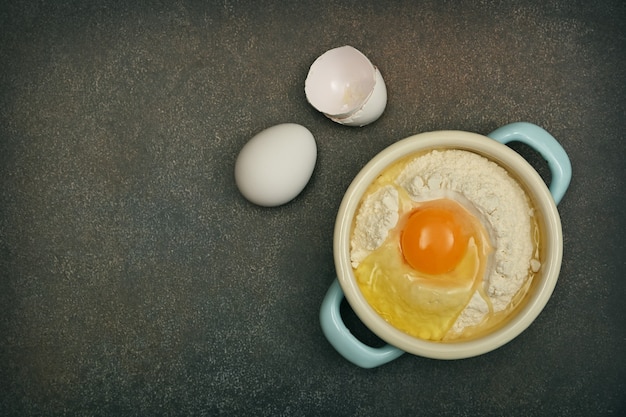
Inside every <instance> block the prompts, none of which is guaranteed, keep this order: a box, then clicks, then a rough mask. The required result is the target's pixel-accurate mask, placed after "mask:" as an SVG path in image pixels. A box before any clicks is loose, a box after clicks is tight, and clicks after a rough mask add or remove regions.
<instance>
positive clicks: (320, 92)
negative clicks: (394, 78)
mask: <svg viewBox="0 0 626 417" xmlns="http://www.w3.org/2000/svg"><path fill="white" fill-rule="evenodd" d="M304 90H305V93H306V97H307V100H308V101H309V103H310V104H311V105H312V106H313V107H315V108H316V109H317V110H318V111H320V112H322V113H324V115H326V117H328V118H329V119H331V120H333V121H335V122H337V123H341V124H343V125H347V126H365V125H367V124H370V123H372V122H374V121H376V120H377V119H378V118H379V117H380V116H381V115H382V114H383V112H384V111H385V107H386V105H387V87H386V86H385V81H384V80H383V77H382V74H381V73H380V71H379V70H378V68H376V66H374V65H373V64H372V63H371V62H370V60H369V59H368V58H367V57H366V56H365V55H363V54H362V53H361V52H360V51H358V50H357V49H356V48H354V47H352V46H349V45H346V46H342V47H339V48H335V49H331V50H329V51H327V52H325V53H324V54H322V55H321V56H320V57H319V58H317V59H316V60H315V62H313V65H311V68H310V69H309V74H308V76H307V78H306V81H305V87H304Z"/></svg>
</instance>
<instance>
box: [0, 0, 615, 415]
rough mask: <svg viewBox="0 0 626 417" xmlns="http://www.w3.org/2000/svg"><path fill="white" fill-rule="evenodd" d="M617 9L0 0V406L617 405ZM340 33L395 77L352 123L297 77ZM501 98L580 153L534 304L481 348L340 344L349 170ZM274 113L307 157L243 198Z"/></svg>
mask: <svg viewBox="0 0 626 417" xmlns="http://www.w3.org/2000/svg"><path fill="white" fill-rule="evenodd" d="M625 19H626V8H625V6H624V3H623V2H622V1H621V0H615V1H596V2H589V1H565V0H564V1H543V0H542V1H522V0H519V1H511V2H500V1H480V2H478V1H476V2H473V1H472V2H470V1H467V2H457V1H454V2H452V1H450V2H445V1H439V0H431V1H424V2H404V3H402V2H395V1H384V2H382V1H336V2H326V3H324V4H322V3H321V2H299V3H296V2H292V1H280V2H279V1H274V2H268V3H267V4H263V3H262V2H252V1H249V2H237V1H232V2H231V1H223V2H214V1H196V2H192V1H171V2H169V1H162V2H147V1H137V2H128V1H119V2H115V1H109V0H101V1H98V2H86V1H65V0H60V1H32V2H24V1H22V2H9V1H3V2H2V5H1V6H0V56H1V59H0V388H1V392H0V415H2V416H27V415H84V416H87V415H93V416H105V415H108V416H123V415H135V416H147V415H218V414H223V415H258V416H264V415H265V416H280V415H282V416H299V415H324V416H328V415H345V416H370V415H371V416H382V415H389V416H392V415H394V416H403V415H437V416H440V415H447V416H465V415H467V416H473V415H481V416H491V415H493V416H499V415H520V416H522V415H523V416H540V415H568V416H569V415H580V416H595V415H615V416H617V415H624V414H625V413H626V399H625V397H626V394H625V392H626V353H625V352H626V350H625V347H624V346H625V345H626V308H625V306H626V303H625V300H626V281H625V278H626V268H625V266H626V264H625V261H624V259H625V258H624V254H625V253H626V250H625V249H626V237H625V229H626V227H625V226H626V222H625V220H626V216H625V214H624V207H625V204H626V201H625V200H624V191H625V181H626V179H625V178H626V172H625V171H626V169H625V167H626V164H625V163H624V158H625V157H626V137H625V136H624V132H625V130H626V92H625V87H624V86H625V85H626V84H625V83H626V52H625V51H626V35H625V31H624V29H623V28H624V20H625ZM344 44H350V45H353V46H355V47H357V48H358V49H360V50H361V51H363V52H364V53H365V54H366V55H367V56H368V57H369V58H370V59H371V60H372V61H373V62H374V63H375V64H376V65H378V67H379V68H380V69H381V72H382V74H383V76H384V78H385V81H386V83H387V87H388V92H389V102H388V107H387V109H386V112H385V113H384V115H383V117H382V118H381V119H380V120H379V121H378V122H376V123H375V124H373V125H371V126H368V127H365V128H361V129H357V128H346V127H342V126H339V125H337V124H334V123H332V122H331V121H329V120H327V119H325V118H324V117H323V116H322V115H321V114H319V113H317V112H316V111H315V110H314V109H313V108H311V107H310V106H309V105H308V104H307V102H306V99H305V97H304V93H303V87H304V79H305V77H306V73H307V70H308V67H309V65H310V64H311V63H312V62H313V60H314V59H315V58H316V57H317V56H319V55H320V54H321V53H323V52H324V51H326V50H327V49H330V48H333V47H336V46H341V45H344ZM519 120H524V121H529V122H533V123H536V124H538V125H540V126H542V127H544V128H546V129H547V130H548V131H550V132H551V133H552V134H553V135H554V136H555V137H556V138H557V139H559V140H560V141H561V143H562V144H563V146H564V147H565V149H566V150H567V152H568V153H569V155H570V157H571V160H572V165H573V167H574V177H573V180H572V184H571V187H570V189H569V191H568V194H567V195H566V196H565V199H564V200H563V202H562V203H561V205H560V207H559V209H560V213H561V216H562V222H563V230H564V240H565V248H564V262H563V268H562V274H561V277H560V280H559V284H558V285H557V288H556V291H555V293H554V296H553V298H552V299H551V300H550V302H549V304H548V305H547V307H546V309H545V310H544V312H543V313H542V314H541V315H540V317H539V318H538V320H537V321H536V322H535V323H534V324H533V325H532V326H531V327H530V328H529V329H528V330H527V331H526V332H524V333H523V334H522V335H521V336H520V337H519V338H517V339H516V340H514V341H513V342H511V343H509V344H508V345H506V346H504V347H502V348H500V349H498V350H496V351H494V352H492V353H490V354H487V355H484V356H481V357H477V358H473V359H468V360H462V361H453V362H445V361H435V360H429V359H423V358H419V357H416V356H411V355H404V356H403V357H401V358H400V359H398V360H396V361H395V362H393V363H390V364H388V365H385V366H383V367H380V368H377V369H375V370H362V369H359V368H357V367H355V366H353V365H351V364H350V363H348V362H347V361H345V360H344V359H342V358H341V357H340V356H339V355H338V354H337V353H336V352H335V351H334V350H333V349H332V348H331V347H330V345H329V344H328V343H327V341H326V340H325V339H324V337H323V335H322V333H321V330H320V328H319V324H318V310H319V305H320V302H321V300H322V298H323V296H324V294H325V291H326V289H327V288H328V286H329V284H330V283H331V282H332V280H333V279H334V266H333V259H332V232H333V223H334V216H335V213H336V211H337V209H338V206H339V202H340V200H341V197H342V194H343V192H344V190H345V189H346V187H347V186H348V184H349V183H350V181H351V179H352V178H353V177H354V175H355V174H356V173H357V172H358V170H359V169H360V168H361V167H362V166H363V165H364V164H365V163H366V162H367V161H368V160H369V159H370V158H371V157H373V156H374V155H375V154H376V153H377V152H378V151H379V150H381V149H383V148H384V147H386V146H387V145H389V144H391V143H393V142H394V141H396V140H398V139H401V138H403V137H406V136H409V135H412V134H415V133H419V132H423V131H428V130H439V129H460V130H469V131H474V132H479V133H483V134H487V133H489V132H490V131H492V130H493V129H495V128H497V127H499V126H501V125H503V124H506V123H509V122H513V121H519ZM283 122H295V123H300V124H302V125H304V126H306V127H308V128H309V129H310V130H311V131H312V132H313V134H314V135H315V137H316V140H317V144H318V151H319V157H318V162H317V166H316V170H315V172H314V174H313V178H312V180H311V182H310V183H309V185H308V187H307V188H306V189H305V191H304V192H303V193H302V194H301V195H300V196H299V197H298V198H296V199H295V200H294V201H292V202H291V203H289V204H287V205H285V206H282V207H278V208H273V209H264V208H259V207H256V206H253V205H251V204H249V203H247V202H246V201H245V200H244V199H243V198H242V197H241V196H240V195H239V193H238V191H237V189H236V187H235V184H234V178H233V167H234V161H235V158H236V155H237V153H238V151H239V150H240V149H241V147H242V146H243V145H244V143H245V142H246V141H247V140H248V139H249V138H251V137H252V136H253V135H254V134H256V133H258V132H259V131H261V130H263V129H265V128H267V127H269V126H272V125H275V124H278V123H283ZM528 157H529V158H530V159H531V160H533V155H528ZM534 161H535V163H537V162H539V165H541V164H540V161H537V160H536V158H535V159H534ZM537 168H538V169H539V170H542V169H544V168H542V167H541V166H538V167H537ZM544 171H545V169H544ZM346 315H347V318H346V320H347V322H348V323H349V324H350V325H351V326H352V327H353V328H354V332H355V333H357V334H358V335H360V336H361V337H362V338H364V339H366V340H368V341H371V342H375V341H376V340H375V338H373V337H372V335H370V334H369V333H368V332H367V331H366V330H364V329H363V328H362V327H360V326H359V324H358V322H357V320H356V319H355V318H354V317H353V316H351V315H350V312H349V311H346Z"/></svg>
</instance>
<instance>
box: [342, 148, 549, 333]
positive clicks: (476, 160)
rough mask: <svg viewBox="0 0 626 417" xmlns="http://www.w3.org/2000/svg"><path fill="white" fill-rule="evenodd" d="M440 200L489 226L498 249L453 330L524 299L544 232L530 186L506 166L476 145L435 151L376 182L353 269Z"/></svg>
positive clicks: (355, 237) (361, 212)
mask: <svg viewBox="0 0 626 417" xmlns="http://www.w3.org/2000/svg"><path fill="white" fill-rule="evenodd" d="M439 199H447V200H454V201H455V202H458V203H459V204H460V205H461V206H463V207H465V208H466V209H467V211H468V212H469V213H471V216H474V217H475V218H476V219H478V220H479V221H480V223H481V224H482V225H483V226H484V228H485V230H486V231H487V234H488V241H490V245H491V247H492V248H493V250H492V252H491V253H490V254H489V256H488V259H487V260H486V266H485V268H484V276H482V279H481V280H480V285H477V286H476V287H475V289H472V291H471V293H468V295H467V297H466V298H465V299H463V300H464V301H463V303H465V304H464V305H463V306H461V308H460V309H459V311H458V313H455V315H454V317H453V320H452V321H449V323H448V325H446V326H448V327H447V328H446V330H445V332H446V333H447V334H448V336H450V335H452V337H454V335H455V334H456V335H458V334H461V333H462V332H463V331H464V330H465V329H466V328H468V327H471V326H477V325H479V324H482V323H484V322H485V321H487V320H488V319H489V318H490V317H493V316H494V315H497V314H498V313H500V312H504V313H502V314H505V313H506V312H507V310H508V307H510V306H511V305H512V304H514V303H515V300H517V299H518V298H519V297H516V295H517V294H518V293H522V292H523V291H524V290H525V289H527V287H528V286H527V285H526V284H528V283H529V282H530V279H531V278H532V275H533V274H534V272H536V271H537V270H538V269H539V267H540V262H539V257H538V250H537V240H538V239H537V234H538V232H537V230H536V227H537V226H536V222H535V219H534V217H533V210H532V208H531V206H530V204H529V200H528V197H527V196H526V193H525V192H524V190H523V189H522V188H521V187H520V185H519V184H518V183H517V182H516V181H515V180H514V179H513V178H512V177H511V176H510V175H509V174H508V172H507V171H506V170H505V169H503V168H502V167H500V166H499V165H497V164H496V163H494V162H492V161H490V160H488V159H487V158H485V157H483V156H481V155H478V154H475V153H472V152H468V151H463V150H433V151H429V152H427V153H423V154H419V155H417V156H413V157H411V158H408V159H404V160H403V161H401V162H398V163H396V164H394V165H392V167H389V168H388V169H387V170H385V171H384V172H383V173H382V174H381V176H380V177H379V178H378V179H377V181H376V182H375V183H374V184H373V185H372V186H370V189H368V191H367V192H366V194H365V195H364V197H363V199H362V201H361V205H360V207H359V208H358V210H357V213H356V218H355V222H354V229H353V233H352V238H351V262H352V266H353V268H355V270H356V269H357V268H359V265H360V264H361V263H362V262H363V261H364V260H366V259H367V258H368V257H369V256H373V254H375V253H376V252H377V250H378V251H380V250H382V249H379V248H380V247H381V246H382V245H383V242H385V241H386V240H387V239H392V238H395V237H397V236H398V235H399V233H401V232H402V231H401V230H400V229H401V228H402V227H403V223H402V222H403V220H402V219H403V218H405V217H406V216H407V215H408V213H410V212H411V211H412V210H414V209H415V207H419V205H420V204H423V203H425V202H429V201H433V200H439ZM394 236H395V237H394ZM381 259H382V258H381ZM481 271H482V270H481ZM411 279H412V280H415V277H413V278H411ZM394 288H395V287H394ZM402 288H407V287H402ZM520 290H521V291H520ZM429 297H431V298H432V295H429ZM368 301H369V300H368ZM512 301H513V302H512ZM435 302H439V301H437V300H435ZM383 315H384V314H383ZM392 324H393V323H392Z"/></svg>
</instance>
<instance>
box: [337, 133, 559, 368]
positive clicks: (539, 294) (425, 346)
mask: <svg viewBox="0 0 626 417" xmlns="http://www.w3.org/2000/svg"><path fill="white" fill-rule="evenodd" d="M430 149H461V150H467V151H470V152H474V153H477V154H480V155H483V156H485V157H487V158H488V159H490V160H492V161H494V162H496V163H497V164H499V165H500V166H502V167H503V168H505V169H506V170H507V171H508V172H509V173H510V174H511V175H512V176H513V177H514V178H515V179H517V181H518V182H519V183H520V185H521V186H522V187H523V188H524V190H525V191H526V192H527V194H528V195H529V197H530V199H531V201H532V204H533V206H534V208H535V210H536V213H537V219H538V223H539V228H540V231H541V249H540V250H541V260H542V267H541V269H540V271H539V272H538V273H537V274H536V275H535V277H534V278H533V281H532V283H531V286H530V288H529V291H528V293H527V294H526V296H525V297H524V300H523V301H522V302H521V303H520V304H519V305H518V306H517V307H516V308H515V309H514V310H513V311H512V312H511V314H510V315H509V318H508V319H507V320H506V321H504V322H503V323H502V324H501V325H499V326H498V327H495V328H493V329H491V330H490V331H489V332H488V333H487V334H483V335H482V336H479V337H476V338H470V339H462V340H460V341H454V342H433V341H426V340H422V339H418V338H415V337H413V336H410V335H408V334H406V333H404V332H402V331H400V330H398V329H396V328H394V327H393V326H391V325H390V324H389V323H387V322H386V321H385V320H384V319H383V318H382V317H380V316H379V315H378V314H377V313H376V312H375V311H374V309H373V308H372V307H370V305H369V304H368V302H367V301H366V299H365V298H364V296H363V295H362V294H361V291H360V289H359V287H358V284H357V283H356V279H355V277H354V274H353V271H352V267H351V264H350V235H351V231H352V224H353V219H354V216H355V212H356V210H357V208H358V205H359V203H360V200H361V198H362V196H363V194H364V193H365V191H366V189H367V188H368V186H369V185H370V184H371V183H372V182H373V181H374V180H375V179H376V177H377V176H378V175H379V174H380V173H381V172H382V171H383V170H384V169H385V168H386V167H387V166H389V165H390V164H392V163H393V162H395V161H397V160H398V159H400V158H402V157H405V156H407V155H410V154H413V153H416V152H422V151H426V150H430ZM562 246H563V245H562V232H561V223H560V219H559V215H558V211H557V209H556V205H555V203H554V200H553V199H552V196H551V195H550V192H549V190H548V188H547V186H546V184H545V183H544V182H543V180H542V179H541V177H540V176H539V174H538V173H537V172H536V171H535V169H533V168H532V166H530V165H529V164H528V162H526V160H524V159H523V158H522V157H521V156H520V155H519V154H518V153H517V152H515V151H514V150H512V149H511V148H509V147H508V146H506V145H503V144H501V143H499V142H496V141H495V140H493V139H490V138H487V137H485V136H482V135H478V134H474V133H470V132H461V131H438V132H428V133H421V134H418V135H415V136H411V137H409V138H407V139H403V140H401V141H398V142H396V143H394V144H393V145H391V146H389V147H388V148H386V149H384V150H383V151H382V152H380V153H379V154H378V155H377V156H376V157H374V158H373V159H372V160H371V161H370V162H369V163H368V164H367V165H366V166H365V167H364V168H363V169H362V170H361V171H360V172H359V174H358V175H357V176H356V177H355V179H354V180H353V181H352V183H351V185H350V186H349V187H348V190H347V191H346V194H345V196H344V198H343V200H342V203H341V206H340V208H339V212H338V216H337V221H336V224H335V234H334V256H335V264H336V265H335V266H336V269H337V274H338V278H339V283H340V284H341V287H342V289H343V291H344V293H345V296H346V299H347V300H348V302H349V303H350V306H351V307H352V309H353V310H354V311H355V313H356V314H357V316H358V317H359V318H360V319H361V321H363V323H364V324H365V325H366V326H367V327H368V328H369V329H370V330H372V331H373V332H374V333H375V334H376V335H377V336H378V337H380V338H381V339H383V340H385V341H386V342H387V343H389V344H391V345H393V346H396V347H398V348H400V349H402V350H404V351H406V352H409V353H413V354H416V355H420V356H424V357H430V358H435V359H461V358H467V357H472V356H476V355H480V354H483V353H486V352H489V351H491V350H494V349H496V348H498V347H500V346H502V345H503V344H505V343H507V342H509V341H511V340H512V339H513V338H515V337H516V336H518V335H519V334H520V333H521V332H522V331H524V330H525V329H526V328H527V327H528V326H529V325H530V324H531V323H532V322H533V321H534V320H535V318H536V317H537V316H538V315H539V313H540V312H541V310H543V308H544V306H545V305H546V303H547V302H548V299H549V298H550V296H551V295H552V292H553V290H554V287H555V285H556V281H557V279H558V274H559V270H560V267H561V258H562Z"/></svg>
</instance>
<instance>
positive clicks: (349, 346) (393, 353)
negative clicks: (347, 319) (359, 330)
mask: <svg viewBox="0 0 626 417" xmlns="http://www.w3.org/2000/svg"><path fill="white" fill-rule="evenodd" d="M343 297H344V295H343V291H342V289H341V286H340V285H339V281H337V280H335V281H334V282H333V283H332V285H331V286H330V288H329V289H328V292H327V293H326V297H324V301H323V302H322V307H321V309H320V323H321V325H322V331H323V332H324V335H325V336H326V338H327V339H328V341H329V342H330V344H331V345H333V347H334V348H335V349H336V350H337V352H339V353H340V354H341V355H342V356H343V357H344V358H346V359H347V360H349V361H350V362H352V363H354V364H355V365H357V366H360V367H361V368H375V367H377V366H380V365H384V364H386V363H387V362H391V361H392V360H394V359H396V358H398V357H400V356H401V355H402V354H403V353H404V351H402V350H400V349H398V348H396V347H394V346H391V345H386V346H383V347H380V348H373V347H371V346H367V345H365V344H363V343H362V342H361V341H359V340H358V339H357V338H356V337H354V336H353V335H352V333H350V330H348V328H347V327H346V325H345V324H344V323H343V320H342V319H341V313H340V312H339V307H340V305H341V300H343Z"/></svg>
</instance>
